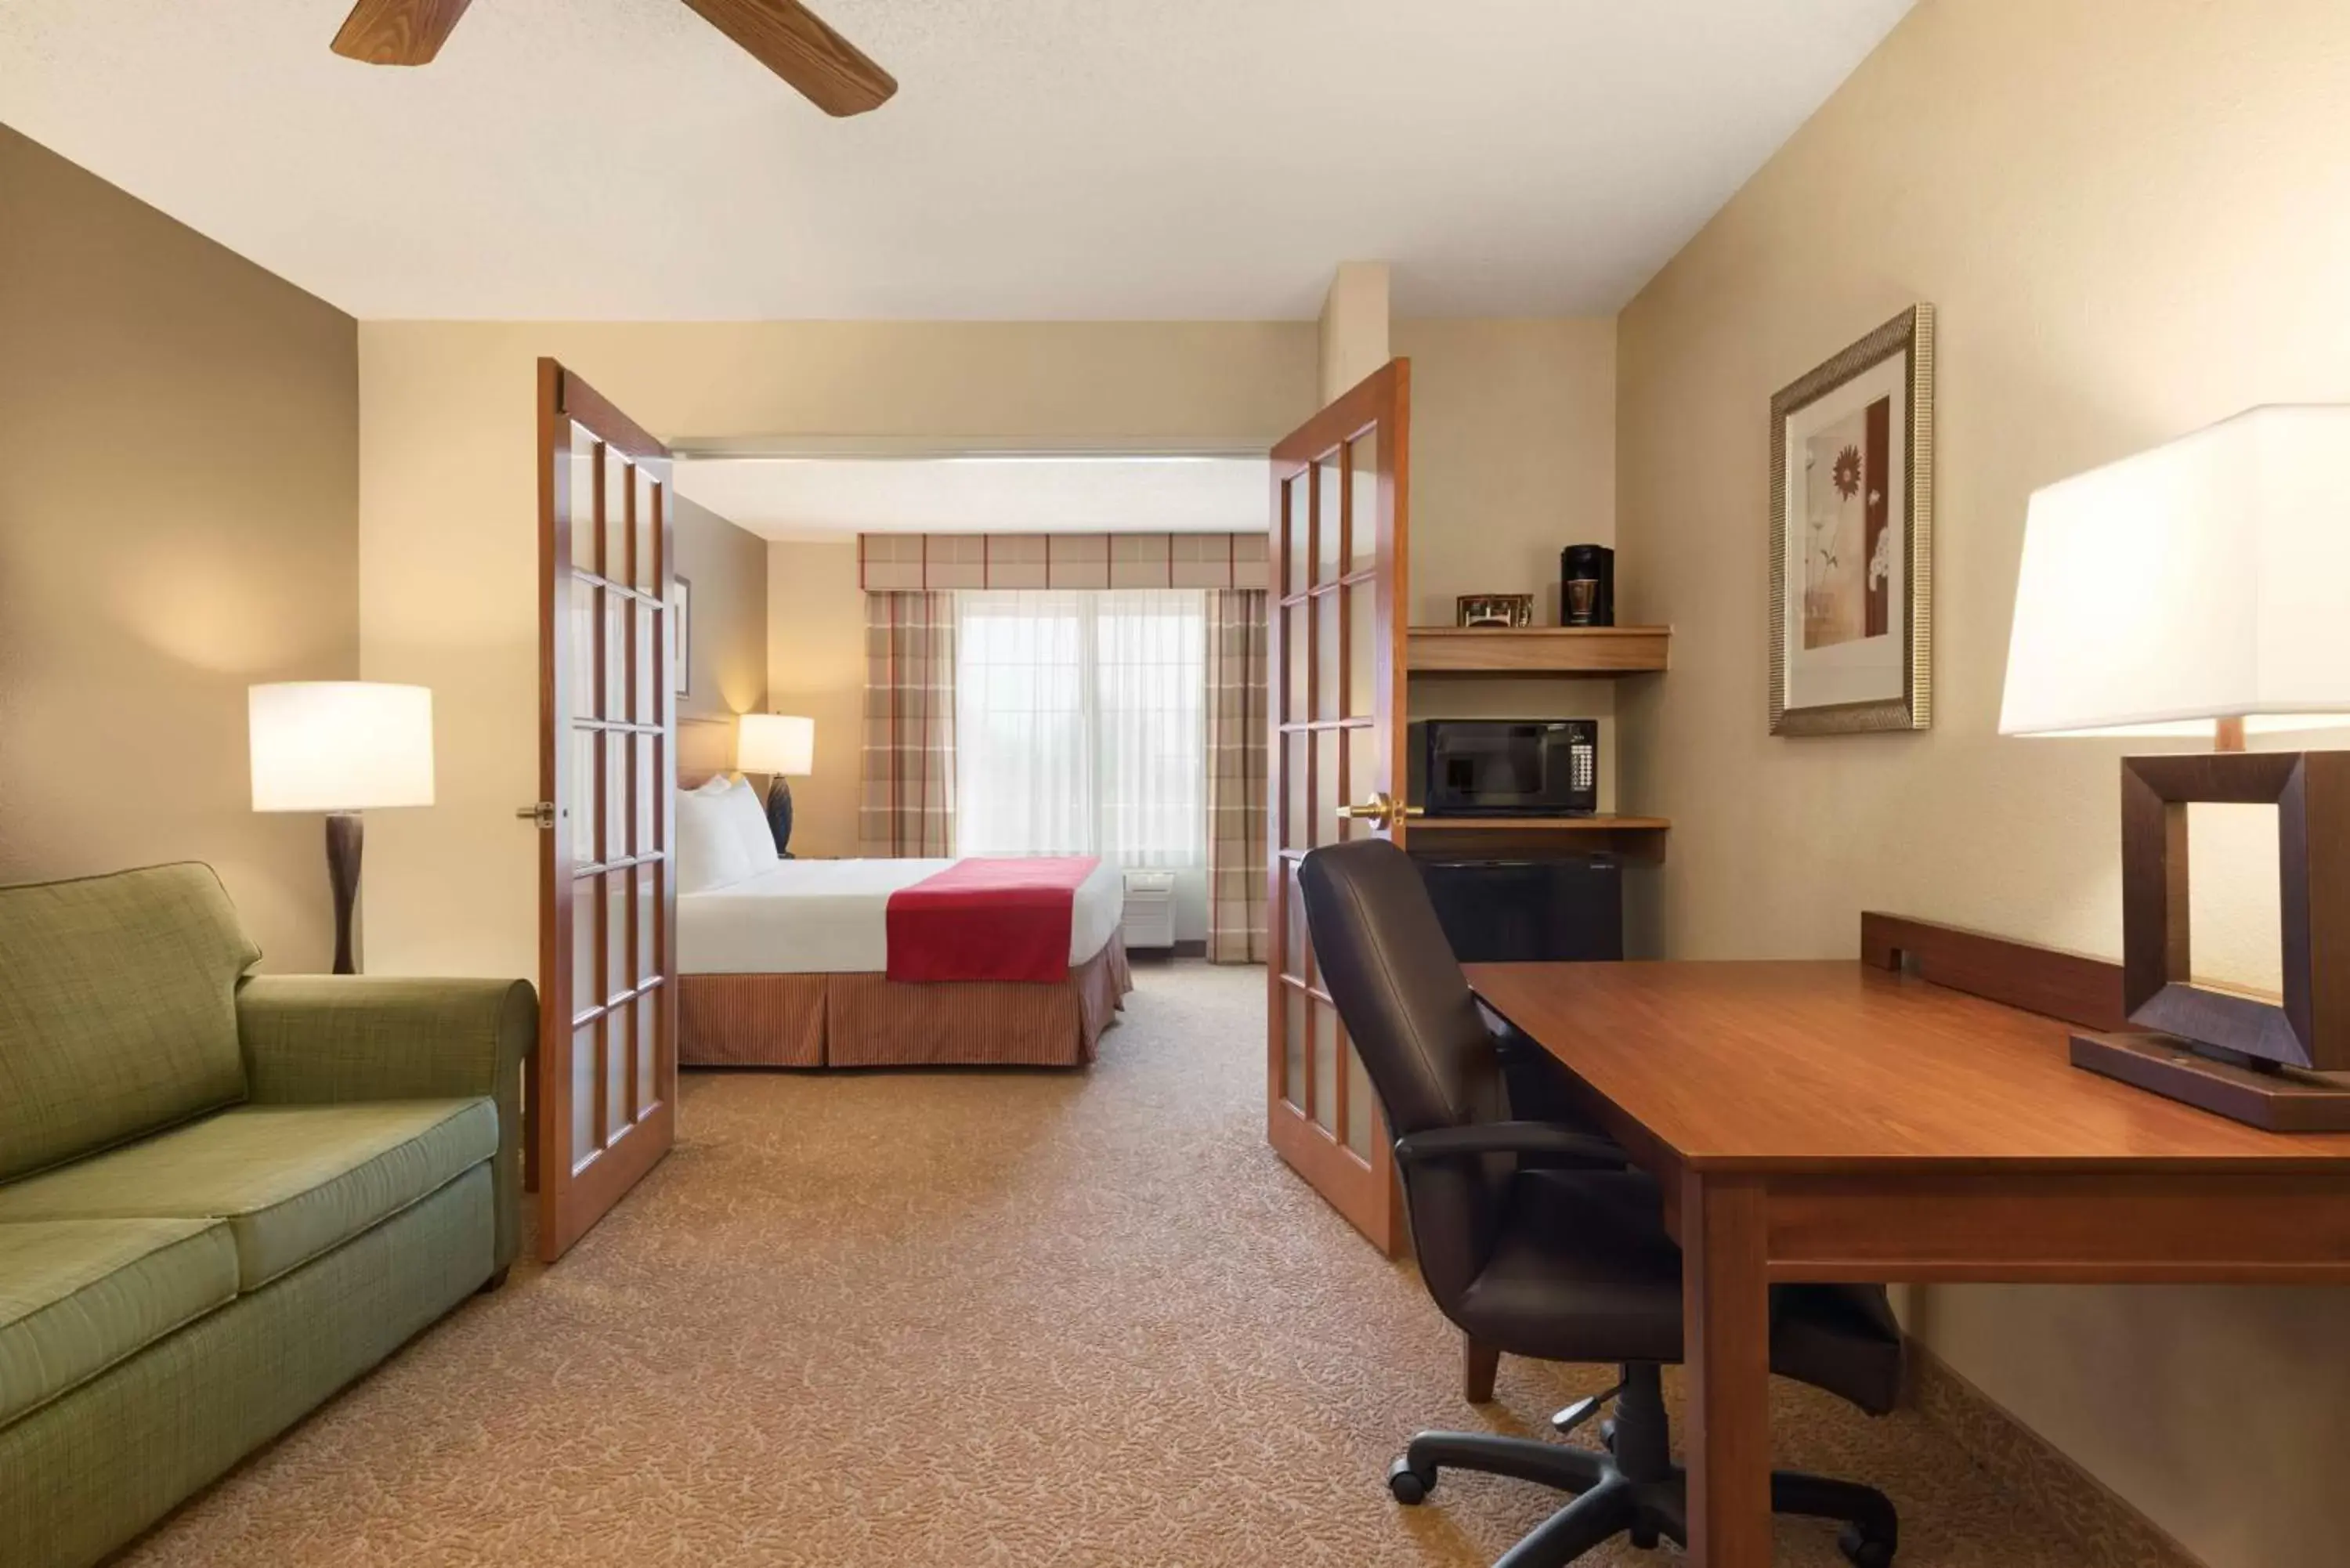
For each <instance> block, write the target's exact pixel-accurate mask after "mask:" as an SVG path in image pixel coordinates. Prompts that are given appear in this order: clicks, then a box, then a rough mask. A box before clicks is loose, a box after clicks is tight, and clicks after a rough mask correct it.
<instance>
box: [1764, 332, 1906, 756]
mask: <svg viewBox="0 0 2350 1568" xmlns="http://www.w3.org/2000/svg"><path fill="white" fill-rule="evenodd" d="M1824 458H1825V460H1826V462H1825V469H1824V468H1823V463H1822V460H1823V459H1824ZM1798 513H1800V514H1801V515H1800V516H1799V515H1797V514H1798ZM1933 556H1934V307H1933V306H1930V305H1923V304H1920V305H1915V306H1911V307H1910V308H1908V310H1905V311H1903V312H1902V313H1901V314H1900V315H1898V316H1897V317H1894V318H1893V319H1892V320H1890V321H1888V322H1887V323H1886V324H1885V325H1884V326H1882V327H1878V328H1877V330H1876V331H1874V332H1872V333H1870V334H1869V335H1868V336H1867V337H1863V338H1862V339H1861V340H1860V341H1859V342H1857V343H1855V344H1853V345H1852V346H1851V347H1850V348H1846V349H1845V350H1844V352H1842V353H1841V354H1838V355H1837V356H1835V358H1832V359H1830V360H1828V361H1827V362H1826V363H1825V364H1824V365H1821V366H1819V367H1818V368H1817V369H1814V370H1812V371H1811V372H1809V373H1808V374H1806V375H1804V376H1803V377H1801V378H1799V379H1796V380H1795V381H1794V382H1792V383H1790V384H1789V385H1788V386H1786V387H1783V388H1782V389H1780V391H1779V394H1778V395H1777V396H1776V397H1774V398H1773V399H1772V400H1771V733H1773V734H1774V735H1850V734H1859V733H1864V732H1872V731H1886V730H1924V729H1928V728H1930V727H1931V726H1932V723H1933V691H1934V687H1933V625H1934V617H1933V605H1934V598H1933V586H1934V560H1933Z"/></svg>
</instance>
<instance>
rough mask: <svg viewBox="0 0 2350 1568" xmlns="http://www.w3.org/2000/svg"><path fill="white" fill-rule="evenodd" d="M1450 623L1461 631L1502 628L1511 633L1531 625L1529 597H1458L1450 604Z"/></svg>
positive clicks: (1531, 610) (1531, 612) (1532, 605)
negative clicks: (1462, 628) (1451, 619)
mask: <svg viewBox="0 0 2350 1568" xmlns="http://www.w3.org/2000/svg"><path fill="white" fill-rule="evenodd" d="M1452 618H1453V623H1454V624H1455V625H1457V626H1462V627H1503V628H1512V629H1515V628H1523V627H1529V626H1532V625H1534V595H1532V594H1461V595H1460V596H1459V597H1456V598H1454V599H1453V601H1452Z"/></svg>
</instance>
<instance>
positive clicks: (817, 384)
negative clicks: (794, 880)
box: [359, 322, 1319, 975]
mask: <svg viewBox="0 0 2350 1568" xmlns="http://www.w3.org/2000/svg"><path fill="white" fill-rule="evenodd" d="M541 354H552V355H555V356H556V357H557V358H561V359H562V360H563V361H564V362H565V363H566V364H567V365H568V366H569V367H570V368H571V369H574V370H576V371H577V372H578V373H579V374H580V375H582V376H584V377H586V378H587V380H588V381H590V382H591V383H593V384H594V385H595V386H596V388H597V389H598V390H599V391H601V392H603V393H604V394H606V395H607V396H608V397H609V398H611V399H612V400H614V401H615V402H617V403H618V404H619V406H620V407H621V408H622V409H624V410H627V411H628V412H629V414H630V415H631V416H633V417H634V418H635V419H637V420H638V421H639V422H640V423H642V424H643V425H644V426H645V427H646V428H647V429H649V430H651V431H654V432H655V433H657V434H660V435H662V436H664V437H667V438H669V439H672V440H680V439H687V438H705V439H706V438H717V437H727V436H739V437H762V436H801V437H806V436H840V437H857V436H882V437H917V438H922V437H927V438H941V437H945V438H951V437H982V438H984V437H999V438H1006V439H1012V440H1034V441H1040V442H1052V441H1117V440H1119V439H1132V438H1142V439H1149V440H1154V441H1193V442H1199V443H1201V444H1221V443H1224V442H1229V441H1250V442H1256V441H1271V440H1272V439H1273V438H1274V437H1276V436H1278V435H1279V434H1281V433H1282V432H1284V431H1288V430H1290V429H1292V428H1293V427H1295V425H1296V424H1297V423H1298V422H1299V421H1302V420H1304V419H1305V417H1306V416H1307V415H1308V414H1310V413H1311V412H1312V411H1313V410H1314V408H1315V390H1316V382H1317V378H1318V374H1319V360H1318V349H1317V346H1316V341H1315V326H1314V324H1313V323H1312V322H1283V323H1262V324H1260V323H1209V324H1196V323H1144V324H1127V323H1092V324H1086V323H1050V324H1020V323H855V322H766V323H698V324H684V325H563V324H538V325H516V324H470V323H436V322H369V323H366V324H364V325H362V326H361V327H360V328H359V383H360V475H361V478H360V501H359V533H360V567H359V572H360V587H359V596H360V659H361V664H362V667H363V668H364V670H366V672H367V673H368V675H369V677H370V678H373V679H381V680H421V681H423V682H425V683H427V684H430V685H432V687H433V688H434V690H435V691H436V693H438V694H439V701H440V726H441V727H440V740H441V758H440V763H441V805H440V806H439V807H438V808H436V809H435V810H434V811H433V812H432V813H431V814H429V815H427V814H421V813H419V814H409V815H407V816H406V817H402V816H400V815H394V814H390V813H387V814H384V815H383V816H382V818H381V819H380V822H377V823H371V824H370V826H369V868H368V878H367V883H366V888H365V894H364V897H365V898H366V901H367V922H368V929H367V943H368V946H367V952H368V961H369V964H370V965H371V966H372V967H375V968H377V969H379V970H381V971H386V972H395V971H424V970H432V971H451V972H460V973H491V974H524V975H527V974H531V973H533V972H535V971H536V964H537V946H536V944H537V938H536V930H537V898H536V836H535V830H534V829H532V828H531V827H530V826H528V825H527V824H525V823H522V822H519V821H517V820H516V819H515V815H514V812H515V807H516V806H517V805H522V804H524V803H525V802H527V801H529V800H531V799H533V798H534V797H535V796H536V794H537V787H538V781H537V741H536V725H537V708H538V691H537V678H538V677H537V653H536V647H537V642H536V638H537V629H536V618H537V609H536V597H535V595H534V594H533V592H532V587H531V585H532V583H533V581H534V575H535V573H536V558H537V546H536V535H535V530H536V522H535V514H536V483H537V482H536V467H535V462H534V459H533V455H532V444H533V439H534V437H533V428H534V421H535V418H536V401H535V400H536V383H535V379H534V377H535V370H534V366H535V362H536V358H537V356H539V355H541ZM696 586H697V587H699V584H697V585H696ZM784 690H785V688H784V687H782V686H778V687H777V689H776V691H775V692H771V694H770V697H771V705H772V704H773V703H774V702H775V701H778V700H779V693H780V692H781V691H784ZM824 744H825V742H824V741H823V740H822V739H821V738H819V741H818V745H819V747H822V746H823V745H824ZM810 847H811V848H812V849H813V847H814V845H813V843H811V846H810Z"/></svg>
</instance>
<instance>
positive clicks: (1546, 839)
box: [1404, 816, 1673, 863]
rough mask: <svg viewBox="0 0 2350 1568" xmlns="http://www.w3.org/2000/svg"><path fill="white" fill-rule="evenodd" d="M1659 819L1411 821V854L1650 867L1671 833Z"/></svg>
mask: <svg viewBox="0 0 2350 1568" xmlns="http://www.w3.org/2000/svg"><path fill="white" fill-rule="evenodd" d="M1672 826H1673V825H1672V822H1671V820H1670V819H1669V818H1667V817H1662V816H1416V817H1413V818H1412V819H1411V822H1410V825H1409V826H1408V827H1407V828H1406V829H1405V830H1404V842H1405V843H1406V844H1408V845H1409V846H1411V847H1412V848H1415V849H1420V848H1433V849H1438V850H1443V851H1451V852H1458V853H1461V854H1473V855H1530V856H1534V857H1542V856H1544V855H1560V854H1567V855H1586V854H1595V855H1596V854H1609V855H1618V856H1621V857H1624V858H1625V859H1627V860H1639V861H1646V862H1650V863H1654V862H1657V861H1661V860H1662V859H1664V857H1665V840H1666V838H1667V836H1669V833H1670V832H1671V829H1672Z"/></svg>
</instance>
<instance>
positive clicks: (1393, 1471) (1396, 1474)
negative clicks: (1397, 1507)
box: [1388, 1459, 1436, 1508]
mask: <svg viewBox="0 0 2350 1568" xmlns="http://www.w3.org/2000/svg"><path fill="white" fill-rule="evenodd" d="M1434 1490H1436V1478H1435V1477H1434V1476H1432V1475H1428V1476H1424V1475H1421V1474H1420V1473H1419V1471H1418V1470H1415V1469H1412V1468H1411V1461H1410V1460H1409V1459H1398V1460H1397V1461H1396V1462H1395V1463H1393V1464H1391V1465H1389V1466H1388V1491H1390V1492H1392V1493H1393V1494H1394V1495H1395V1500H1396V1501H1398V1502H1399V1503H1402V1504H1403V1505H1404V1506H1405V1507H1407V1508H1415V1507H1418V1506H1419V1504H1421V1503H1423V1502H1426V1501H1428V1494H1429V1493H1430V1492H1431V1491H1434Z"/></svg>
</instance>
